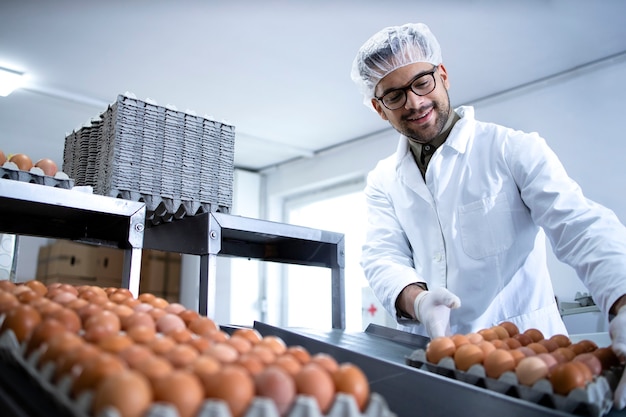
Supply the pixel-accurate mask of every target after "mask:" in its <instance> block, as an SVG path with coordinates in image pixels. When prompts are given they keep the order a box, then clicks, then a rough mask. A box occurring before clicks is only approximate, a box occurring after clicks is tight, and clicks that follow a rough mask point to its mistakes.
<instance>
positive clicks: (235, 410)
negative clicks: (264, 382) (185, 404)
mask: <svg viewBox="0 0 626 417" xmlns="http://www.w3.org/2000/svg"><path fill="white" fill-rule="evenodd" d="M327 376H328V378H329V379H330V375H328V374H327ZM201 380H202V385H203V386H204V394H205V396H206V397H207V398H217V399H220V400H223V401H224V402H226V404H227V405H228V408H229V410H230V413H231V414H232V416H233V417H241V416H243V415H244V414H245V412H246V411H247V410H248V407H249V406H250V404H251V403H252V399H253V398H254V392H255V391H254V390H255V386H254V380H253V379H252V376H251V375H250V374H249V373H248V371H247V370H246V369H244V368H243V367H242V366H240V365H232V364H231V365H226V366H224V367H222V368H221V369H220V370H219V371H218V372H216V373H215V374H210V375H205V376H202V377H201ZM331 384H332V379H331Z"/></svg>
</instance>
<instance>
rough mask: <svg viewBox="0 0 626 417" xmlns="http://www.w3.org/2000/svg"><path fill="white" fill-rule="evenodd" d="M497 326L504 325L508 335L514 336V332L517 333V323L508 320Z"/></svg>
mask: <svg viewBox="0 0 626 417" xmlns="http://www.w3.org/2000/svg"><path fill="white" fill-rule="evenodd" d="M498 326H500V327H504V328H505V329H506V331H507V333H508V334H509V337H514V336H515V335H516V334H519V328H518V327H517V325H516V324H515V323H513V322H510V321H503V322H502V323H500V324H499V325H498Z"/></svg>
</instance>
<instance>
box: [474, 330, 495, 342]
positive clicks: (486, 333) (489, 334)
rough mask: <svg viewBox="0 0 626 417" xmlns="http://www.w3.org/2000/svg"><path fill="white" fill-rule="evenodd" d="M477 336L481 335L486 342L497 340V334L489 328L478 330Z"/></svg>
mask: <svg viewBox="0 0 626 417" xmlns="http://www.w3.org/2000/svg"><path fill="white" fill-rule="evenodd" d="M478 334H479V335H481V336H482V337H483V338H484V339H485V340H487V341H493V340H496V339H498V334H497V333H496V332H495V331H494V330H493V329H491V328H490V329H482V330H479V331H478Z"/></svg>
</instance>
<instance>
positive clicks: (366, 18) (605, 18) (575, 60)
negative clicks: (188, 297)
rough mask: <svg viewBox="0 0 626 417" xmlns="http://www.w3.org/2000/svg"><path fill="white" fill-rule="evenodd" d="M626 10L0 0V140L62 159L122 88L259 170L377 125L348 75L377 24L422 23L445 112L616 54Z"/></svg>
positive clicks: (549, 1)
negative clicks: (191, 122) (219, 138)
mask: <svg viewBox="0 0 626 417" xmlns="http://www.w3.org/2000/svg"><path fill="white" fill-rule="evenodd" d="M625 17H626V2H625V1H622V0H603V1H582V0H526V1H506V0H444V1H442V0H439V1H428V2H426V1H417V0H407V1H402V0H390V1H368V0H344V1H338V0H337V1H335V0H317V1H277V0H265V1H260V0H240V1H236V0H226V1H211V0H205V1H200V0H198V1H191V0H179V1H158V0H132V1H129V0H109V1H87V0H85V1H78V0H75V1H70V0H56V1H43V0H42V1H35V0H2V2H1V4H0V66H3V67H8V68H11V69H14V70H18V71H23V72H25V73H27V74H28V76H29V85H28V87H27V88H26V89H24V90H19V91H17V92H14V93H13V94H11V95H10V96H8V97H6V98H1V97H0V149H2V150H4V152H5V153H18V152H22V153H27V154H29V155H30V156H31V158H33V159H39V158H42V157H51V158H53V159H55V160H56V161H59V162H61V161H62V155H63V144H64V140H65V136H66V135H67V134H68V133H69V132H71V131H72V130H73V129H77V128H80V126H82V125H84V124H86V123H87V122H88V121H89V120H90V119H92V118H95V117H97V116H99V115H100V113H102V112H103V111H104V110H105V109H106V106H107V105H108V104H110V103H113V102H114V101H115V100H116V97H117V95H118V94H121V93H125V92H127V91H128V92H132V93H134V94H135V95H136V96H137V98H140V99H146V98H151V99H153V100H155V101H156V102H157V103H158V104H161V105H166V104H172V105H175V106H176V107H177V108H178V109H179V110H192V111H194V112H195V113H196V114H198V115H208V116H209V117H211V118H212V119H215V120H219V121H222V120H224V121H226V122H228V123H230V124H232V125H234V126H235V127H236V139H235V166H236V167H239V168H243V169H250V170H253V171H259V170H263V169H264V168H268V167H271V166H273V165H275V164H279V163H281V162H285V161H288V160H291V159H293V158H299V157H308V156H312V155H315V153H316V152H319V151H321V150H324V149H326V148H329V147H332V146H334V145H337V144H340V143H342V142H346V141H351V140H354V139H356V138H359V137H362V136H365V135H368V134H372V133H374V132H377V131H380V130H381V129H387V128H388V125H387V124H386V122H383V121H382V120H380V119H379V118H378V116H376V115H375V114H374V113H372V112H371V111H370V110H368V109H367V108H366V107H365V106H363V105H362V101H361V97H360V96H359V94H358V92H357V90H356V87H355V86H354V84H353V83H352V81H351V80H350V67H351V63H352V59H353V57H354V55H355V53H356V51H357V49H358V48H359V46H360V45H361V44H362V43H363V42H364V41H365V40H366V39H367V38H368V37H369V36H371V35H372V34H373V33H374V32H376V31H378V30H379V29H381V28H382V27H385V26H389V25H397V24H403V23H406V22H409V21H422V22H425V23H427V24H428V25H429V26H430V27H431V29H432V30H433V32H434V33H435V35H436V36H437V37H438V38H439V41H440V43H441V45H442V48H443V58H444V64H445V65H446V67H447V69H448V73H449V75H450V79H451V91H450V95H451V98H452V101H453V103H454V104H455V105H459V104H465V103H472V102H475V101H476V100H478V99H481V98H483V97H488V96H491V95H494V94H495V95H497V94H499V93H501V92H503V91H508V90H510V89H515V88H516V87H518V86H521V85H525V84H527V83H533V82H538V84H539V85H540V84H541V82H542V81H541V80H543V79H544V78H545V77H549V76H552V75H555V74H558V73H560V72H563V71H569V70H571V69H574V68H576V67H579V66H581V65H586V64H589V63H592V62H594V61H597V60H604V59H610V57H612V56H615V55H620V54H624V53H626V21H625ZM620 56H621V55H620ZM544 82H545V81H544ZM548 82H549V81H548ZM590 88H593V84H591V85H590ZM581 99H584V92H581ZM528 111H529V112H532V111H533V110H532V108H529V109H528Z"/></svg>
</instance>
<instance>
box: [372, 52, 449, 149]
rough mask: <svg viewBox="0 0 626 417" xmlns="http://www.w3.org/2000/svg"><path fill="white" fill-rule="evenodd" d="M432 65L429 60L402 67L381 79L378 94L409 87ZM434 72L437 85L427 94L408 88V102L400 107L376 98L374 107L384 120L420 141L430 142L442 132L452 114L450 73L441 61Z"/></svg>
mask: <svg viewBox="0 0 626 417" xmlns="http://www.w3.org/2000/svg"><path fill="white" fill-rule="evenodd" d="M432 69H433V66H432V64H429V63H426V62H418V63H415V64H410V65H407V66H404V67H400V68H398V69H396V70H394V71H392V72H391V73H389V74H387V75H386V76H385V77H384V78H383V79H382V80H380V82H379V83H378V85H377V86H376V89H375V94H376V96H377V97H382V96H383V94H385V93H387V92H388V91H390V90H393V89H396V88H403V87H407V86H408V85H409V84H410V83H411V81H412V80H413V79H414V78H415V77H416V76H418V75H419V74H422V73H427V72H429V71H432ZM433 75H434V77H435V82H436V87H435V89H434V90H433V91H432V92H430V93H429V94H426V95H425V96H418V95H416V94H415V93H413V91H411V90H410V89H407V90H405V91H406V95H407V99H406V103H405V104H404V106H402V107H400V108H399V109H396V110H389V109H388V108H386V107H385V106H384V105H383V104H382V103H381V102H380V100H377V99H376V98H373V99H372V105H373V106H374V109H376V111H377V112H378V114H379V115H380V117H382V118H383V120H387V121H389V123H390V124H391V126H393V127H394V128H395V129H396V130H397V131H398V132H400V133H401V134H403V135H405V136H406V137H408V138H409V139H412V140H414V141H416V142H419V143H428V142H430V141H431V140H432V139H434V138H435V137H436V136H437V135H438V134H439V133H441V131H442V130H443V127H444V126H445V124H446V121H447V120H448V117H449V115H450V98H449V97H448V88H449V87H450V83H449V81H448V73H447V72H446V69H445V68H444V66H443V65H439V67H438V68H437V71H436V72H435V73H434V74H433Z"/></svg>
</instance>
